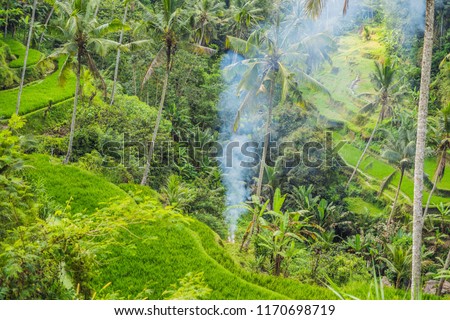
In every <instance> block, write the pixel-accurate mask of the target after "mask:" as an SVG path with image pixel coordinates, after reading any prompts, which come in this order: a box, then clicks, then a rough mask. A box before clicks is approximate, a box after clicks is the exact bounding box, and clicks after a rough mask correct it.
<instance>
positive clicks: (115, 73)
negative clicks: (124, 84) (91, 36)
mask: <svg viewBox="0 0 450 320" xmlns="http://www.w3.org/2000/svg"><path fill="white" fill-rule="evenodd" d="M130 1H131V0H125V1H124V2H123V5H124V10H123V18H122V23H123V24H124V25H125V23H126V22H127V14H128V4H129V2H130ZM124 31H125V30H124V28H122V30H120V35H119V44H122V41H123V34H124ZM120 53H121V50H120V48H117V54H116V65H115V66H114V80H113V85H112V88H111V102H110V105H111V106H112V105H113V103H114V96H115V93H116V85H117V77H118V75H119V63H120Z"/></svg>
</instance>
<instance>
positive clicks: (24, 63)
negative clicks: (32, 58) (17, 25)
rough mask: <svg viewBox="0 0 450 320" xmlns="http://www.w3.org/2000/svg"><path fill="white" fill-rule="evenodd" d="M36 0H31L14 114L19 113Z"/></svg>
mask: <svg viewBox="0 0 450 320" xmlns="http://www.w3.org/2000/svg"><path fill="white" fill-rule="evenodd" d="M36 6H37V0H34V1H33V10H32V12H31V21H30V28H29V30H28V39H27V48H26V50H25V57H24V59H23V69H22V77H21V78H20V86H19V93H18V94H17V104H16V114H19V109H20V99H21V98H22V90H23V83H24V82H25V72H26V71H27V60H28V52H29V51H30V44H31V38H32V37H33V25H34V17H35V15H36Z"/></svg>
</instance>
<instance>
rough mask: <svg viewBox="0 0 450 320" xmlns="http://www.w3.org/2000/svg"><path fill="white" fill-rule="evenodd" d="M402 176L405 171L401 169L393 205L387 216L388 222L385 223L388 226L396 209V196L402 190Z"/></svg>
mask: <svg viewBox="0 0 450 320" xmlns="http://www.w3.org/2000/svg"><path fill="white" fill-rule="evenodd" d="M404 175H405V170H403V169H402V170H401V173H400V181H399V182H398V186H397V192H396V193H395V199H394V203H393V204H392V210H391V214H390V215H389V220H388V222H387V225H388V226H389V225H390V224H391V222H392V218H393V217H394V213H395V209H396V207H397V200H398V196H399V194H400V189H401V188H402V182H403V177H404Z"/></svg>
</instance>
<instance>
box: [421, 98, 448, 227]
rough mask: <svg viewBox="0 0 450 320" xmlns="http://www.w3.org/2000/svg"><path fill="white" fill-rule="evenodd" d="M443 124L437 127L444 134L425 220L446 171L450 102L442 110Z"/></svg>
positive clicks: (439, 146) (425, 211) (439, 147)
mask: <svg viewBox="0 0 450 320" xmlns="http://www.w3.org/2000/svg"><path fill="white" fill-rule="evenodd" d="M441 114H442V120H443V121H442V125H441V126H440V127H439V128H438V129H437V131H438V133H440V134H441V135H442V140H441V141H440V143H439V145H438V147H437V154H438V157H437V167H436V170H435V171H434V177H433V188H432V189H431V191H430V194H429V195H428V201H427V205H426V206H425V210H424V212H423V220H424V221H425V217H426V216H427V214H428V209H429V207H430V203H431V198H432V196H433V193H434V192H435V191H436V187H437V184H438V182H439V181H441V180H442V178H443V177H444V173H445V168H446V166H447V159H448V150H450V104H448V105H447V107H445V108H444V109H443V110H442V111H441Z"/></svg>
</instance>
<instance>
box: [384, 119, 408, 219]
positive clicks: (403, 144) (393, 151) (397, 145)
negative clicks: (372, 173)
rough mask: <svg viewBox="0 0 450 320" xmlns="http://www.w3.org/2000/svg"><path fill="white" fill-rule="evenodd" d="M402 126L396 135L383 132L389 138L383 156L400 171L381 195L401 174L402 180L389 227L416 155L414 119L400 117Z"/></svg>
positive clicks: (387, 181)
mask: <svg viewBox="0 0 450 320" xmlns="http://www.w3.org/2000/svg"><path fill="white" fill-rule="evenodd" d="M400 119H401V124H400V127H399V128H398V129H396V131H397V132H398V134H394V133H393V132H391V131H388V130H383V131H384V132H385V133H386V135H387V137H386V139H385V146H384V150H383V153H382V154H381V156H382V157H383V158H385V159H387V160H388V161H389V162H390V163H392V164H395V165H396V166H397V169H398V171H397V170H396V171H394V172H393V173H391V174H390V175H389V176H388V177H387V178H386V179H385V180H384V181H383V183H382V184H381V188H380V193H382V192H383V191H384V190H385V189H386V188H387V187H388V185H389V184H390V183H391V181H392V179H393V178H394V177H395V176H396V174H397V173H398V172H400V179H399V182H398V186H397V191H396V193H395V198H394V202H393V204H392V209H391V214H390V215H389V219H388V222H387V225H388V226H389V225H390V223H391V221H392V218H393V216H394V213H395V209H396V207H397V200H398V197H399V194H400V190H401V188H402V183H403V178H404V176H405V173H406V171H407V170H410V169H411V168H412V166H413V163H414V153H415V137H416V131H415V128H414V123H413V121H412V118H411V116H410V115H408V114H401V115H400Z"/></svg>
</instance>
